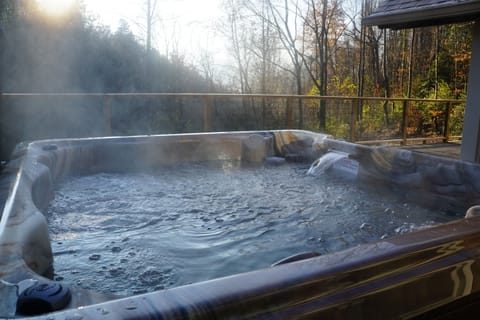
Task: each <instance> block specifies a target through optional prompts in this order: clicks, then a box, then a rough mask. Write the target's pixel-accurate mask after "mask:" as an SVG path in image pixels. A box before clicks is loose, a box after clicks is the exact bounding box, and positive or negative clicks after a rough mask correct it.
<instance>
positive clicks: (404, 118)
mask: <svg viewBox="0 0 480 320" xmlns="http://www.w3.org/2000/svg"><path fill="white" fill-rule="evenodd" d="M407 124H408V101H407V100H406V99H405V100H403V111H402V140H403V141H402V144H403V145H406V144H407V138H408V133H407Z"/></svg>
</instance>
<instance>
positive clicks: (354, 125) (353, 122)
mask: <svg viewBox="0 0 480 320" xmlns="http://www.w3.org/2000/svg"><path fill="white" fill-rule="evenodd" d="M359 101H360V102H361V101H362V100H361V99H358V100H356V99H352V118H351V119H350V141H351V142H355V140H356V139H357V119H358V106H359V104H358V102H359Z"/></svg>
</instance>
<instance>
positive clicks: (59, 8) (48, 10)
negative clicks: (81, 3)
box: [36, 0, 75, 17]
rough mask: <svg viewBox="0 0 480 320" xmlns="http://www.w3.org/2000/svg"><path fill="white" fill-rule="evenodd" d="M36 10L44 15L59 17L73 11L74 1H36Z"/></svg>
mask: <svg viewBox="0 0 480 320" xmlns="http://www.w3.org/2000/svg"><path fill="white" fill-rule="evenodd" d="M36 2H37V6H38V8H39V9H40V10H41V11H43V13H45V14H46V15H50V16H54V17H61V16H65V15H68V14H69V13H70V12H71V10H72V9H73V5H74V3H75V0H36Z"/></svg>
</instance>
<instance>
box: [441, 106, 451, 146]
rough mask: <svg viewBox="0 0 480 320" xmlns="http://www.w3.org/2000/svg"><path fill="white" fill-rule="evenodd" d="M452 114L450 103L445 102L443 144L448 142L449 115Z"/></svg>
mask: <svg viewBox="0 0 480 320" xmlns="http://www.w3.org/2000/svg"><path fill="white" fill-rule="evenodd" d="M451 113H452V101H449V102H447V107H446V109H445V127H444V129H443V142H444V143H447V142H448V140H450V114H451Z"/></svg>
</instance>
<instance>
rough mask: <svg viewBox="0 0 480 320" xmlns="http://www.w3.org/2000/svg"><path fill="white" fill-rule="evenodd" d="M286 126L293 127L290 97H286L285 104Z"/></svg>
mask: <svg viewBox="0 0 480 320" xmlns="http://www.w3.org/2000/svg"><path fill="white" fill-rule="evenodd" d="M285 113H286V119H285V120H286V126H287V129H292V128H293V99H292V97H288V98H287V106H286V110H285Z"/></svg>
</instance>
